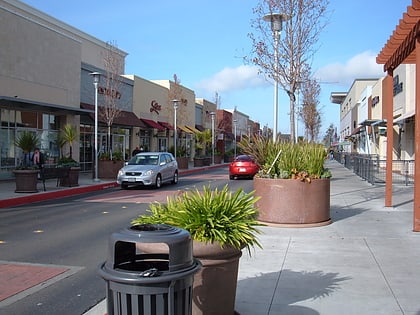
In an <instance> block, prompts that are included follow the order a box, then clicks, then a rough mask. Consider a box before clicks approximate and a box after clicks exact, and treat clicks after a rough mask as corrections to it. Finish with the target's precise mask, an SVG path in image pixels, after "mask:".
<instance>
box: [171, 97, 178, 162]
mask: <svg viewBox="0 0 420 315" xmlns="http://www.w3.org/2000/svg"><path fill="white" fill-rule="evenodd" d="M178 102H179V101H178V100H176V99H175V100H172V104H173V105H174V157H175V159H176V141H177V139H176V136H177V127H176V110H177V109H178Z"/></svg>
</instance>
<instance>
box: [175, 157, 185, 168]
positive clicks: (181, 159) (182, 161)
mask: <svg viewBox="0 0 420 315" xmlns="http://www.w3.org/2000/svg"><path fill="white" fill-rule="evenodd" d="M176 161H177V163H178V168H179V169H180V170H186V169H188V157H186V156H177V158H176Z"/></svg>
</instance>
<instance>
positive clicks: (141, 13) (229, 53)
mask: <svg viewBox="0 0 420 315" xmlns="http://www.w3.org/2000/svg"><path fill="white" fill-rule="evenodd" d="M22 2H24V3H26V4H28V5H30V6H32V7H34V8H36V9H38V10H40V11H42V12H44V13H47V14H48V15H51V16H52V17H54V18H56V19H58V20H60V21H62V22H65V23H67V24H69V25H71V26H73V27H75V28H77V29H79V30H81V31H83V32H85V33H88V34H90V35H92V36H94V37H96V38H98V39H100V40H102V41H105V42H112V43H115V44H116V45H117V46H118V48H120V49H121V50H123V51H125V52H127V53H128V56H127V58H126V71H125V72H126V74H135V75H137V76H139V77H142V78H144V79H147V80H173V77H174V74H176V75H177V77H178V79H179V80H180V81H181V84H182V85H184V86H185V87H187V88H189V89H191V90H193V91H195V94H196V97H197V98H204V99H207V100H209V101H213V102H214V101H215V93H216V92H217V93H218V95H219V96H220V101H221V102H220V108H221V109H233V108H235V107H236V108H237V110H238V111H240V112H242V113H244V114H246V115H249V118H250V119H251V120H254V121H257V122H259V123H260V125H261V128H262V127H264V126H265V125H267V126H268V127H270V128H272V127H273V104H274V102H273V94H274V86H273V83H271V82H269V81H267V80H265V79H264V78H263V77H262V76H261V75H259V74H258V69H257V68H256V67H254V66H252V65H249V64H245V63H244V61H243V56H245V55H249V52H250V51H251V48H252V43H251V40H250V39H249V37H248V34H249V33H250V32H255V29H252V28H251V20H252V19H255V18H256V16H255V15H254V14H253V8H254V7H255V6H256V5H257V3H258V0H179V1H168V0H154V1H141V0H125V1H103V0H101V1H99V0H88V1H86V0H83V1H82V0H59V1H57V0H23V1H22ZM409 5H411V0H392V1H383V0H351V1H348V0H330V6H329V10H330V18H329V22H328V24H327V25H326V27H325V29H324V30H323V32H322V34H321V35H320V38H319V42H318V50H317V51H316V53H315V55H314V57H313V63H312V69H313V71H314V72H315V74H314V76H315V78H316V79H317V80H318V81H319V82H320V84H321V95H320V111H321V119H322V127H321V130H320V137H321V138H322V137H323V136H324V135H325V132H326V130H327V129H328V127H329V126H330V124H334V126H335V127H337V128H338V131H339V126H340V115H339V105H338V104H332V103H331V102H330V95H331V92H348V90H349V89H350V87H351V84H352V83H353V81H354V80H355V79H361V78H380V77H383V76H384V72H383V66H382V65H377V64H376V56H377V55H378V54H379V52H380V51H381V49H382V48H383V46H384V45H385V44H386V42H387V40H388V39H389V38H390V36H391V34H392V32H393V31H394V30H395V27H396V25H397V24H398V23H399V20H400V19H401V18H402V16H403V13H405V12H406V11H407V6H409ZM280 40H281V39H280ZM278 115H279V122H278V131H279V132H281V133H286V134H287V133H290V123H289V99H288V97H287V94H286V92H285V91H283V90H279V105H278ZM297 127H298V133H299V135H302V134H303V133H304V131H303V128H302V122H298V124H297Z"/></svg>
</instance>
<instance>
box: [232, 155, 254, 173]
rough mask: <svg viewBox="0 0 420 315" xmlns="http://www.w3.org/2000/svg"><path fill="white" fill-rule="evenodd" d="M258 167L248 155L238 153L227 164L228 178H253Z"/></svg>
mask: <svg viewBox="0 0 420 315" xmlns="http://www.w3.org/2000/svg"><path fill="white" fill-rule="evenodd" d="M259 169H260V167H259V166H258V164H257V163H255V161H254V159H253V158H252V156H250V155H245V154H243V155H238V156H237V157H236V158H235V159H234V160H233V162H231V163H230V165H229V179H235V178H239V177H247V178H253V177H254V175H255V174H257V173H258V171H259Z"/></svg>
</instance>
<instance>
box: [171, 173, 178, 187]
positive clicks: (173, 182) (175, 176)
mask: <svg viewBox="0 0 420 315" xmlns="http://www.w3.org/2000/svg"><path fill="white" fill-rule="evenodd" d="M172 184H174V185H175V184H178V171H176V172H175V173H174V177H173V179H172Z"/></svg>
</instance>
